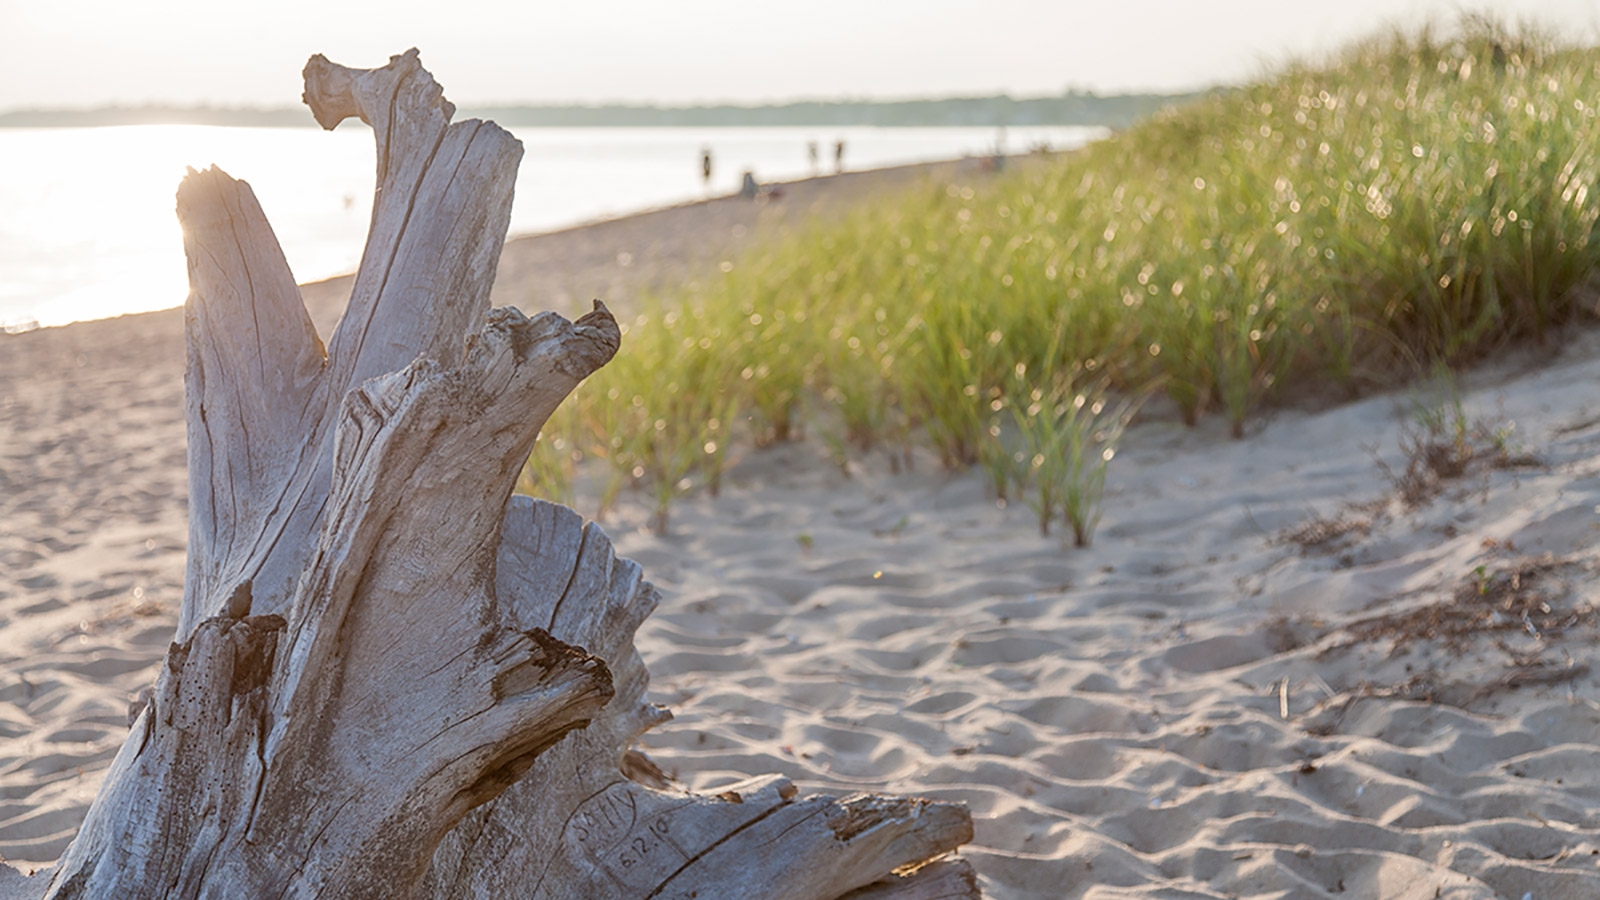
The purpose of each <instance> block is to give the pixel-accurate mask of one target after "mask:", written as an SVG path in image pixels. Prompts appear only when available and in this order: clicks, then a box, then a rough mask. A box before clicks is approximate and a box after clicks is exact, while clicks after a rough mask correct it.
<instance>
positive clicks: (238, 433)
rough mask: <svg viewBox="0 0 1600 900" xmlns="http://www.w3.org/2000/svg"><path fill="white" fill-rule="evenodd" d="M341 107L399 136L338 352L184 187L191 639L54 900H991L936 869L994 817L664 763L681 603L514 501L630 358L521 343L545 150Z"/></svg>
mask: <svg viewBox="0 0 1600 900" xmlns="http://www.w3.org/2000/svg"><path fill="white" fill-rule="evenodd" d="M306 101H307V103H308V104H309V105H310V107H311V109H312V112H313V113H314V114H315V116H316V118H317V120H318V121H319V122H321V123H322V124H323V125H324V127H329V128H331V127H333V126H334V125H335V124H337V123H338V122H339V121H340V120H342V119H343V118H345V117H348V116H359V117H360V118H362V119H363V120H364V121H366V122H367V123H368V124H369V125H371V126H372V128H373V131H374V133H375V134H376V136H377V142H378V154H377V161H378V179H377V187H376V198H375V203H374V208H373V217H372V226H371V231H370V234H369V236H368V241H367V247H366V252H365V255H364V256H363V259H362V264H361V269H360V272H359V273H358V275H357V277H356V282H355V286H354V289H353V293H352V297H351V300H350V305H349V309H348V310H347V312H346V314H345V316H344V318H343V319H342V320H341V322H340V324H339V326H338V328H337V329H336V330H335V332H334V334H333V337H332V340H331V342H330V345H329V347H328V348H327V351H326V352H324V349H323V345H322V344H321V342H320V341H319V340H318V338H317V335H316V332H315V329H314V328H313V326H312V325H311V322H310V319H309V317H308V316H307V314H306V311H305V308H304V306H303V305H302V303H301V300H300V296H299V291H298V289H297V288H296V286H295V283H294V279H293V277H292V276H291V274H290V272H289V268H288V266H287V264H286V263H285V261H284V258H283V255H282V253H281V251H280V250H279V248H278V244H277V241H276V238H275V237H274V236H273V234H272V231H271V228H270V227H269V226H268V224H267V221H266V218H265V216H264V215H263V214H262V212H261V209H260V207H259V205H258V204H257V203H256V201H255V198H254V196H253V194H252V193H251V191H250V189H249V187H248V185H246V184H244V183H242V182H239V181H235V180H233V179H232V178H230V177H228V176H227V175H225V174H223V173H222V172H220V171H218V170H215V169H212V170H209V171H206V172H198V173H195V172H192V173H191V174H190V175H189V177H188V178H187V179H185V181H184V184H183V186H182V188H181V189H180V191H179V198H178V211H179V216H180V218H181V219H182V221H183V224H184V228H185V246H186V250H187V251H188V255H189V260H190V280H191V286H192V292H191V295H190V298H189V302H188V307H187V317H186V319H187V328H188V344H189V364H188V375H187V379H188V423H189V469H190V523H191V524H190V538H189V541H190V544H189V551H190V552H189V568H188V573H187V577H186V583H185V596H184V603H183V609H182V612H181V615H180V619H179V626H178V633H177V636H176V640H175V642H174V644H173V645H172V648H171V651H170V652H169V654H168V657H167V664H166V666H165V668H164V670H163V671H162V673H161V676H160V678H159V679H158V682H157V684H156V686H155V689H154V691H153V692H152V695H151V698H150V700H149V702H148V704H147V705H146V706H145V708H144V709H143V710H142V711H141V712H140V713H139V715H138V718H137V719H136V721H135V723H134V726H133V731H132V734H131V735H130V737H129V739H128V741H127V743H126V744H125V745H124V746H123V748H122V750H121V752H120V753H119V754H118V756H117V758H116V760H115V762H114V763H113V764H112V768H111V770H110V772H109V774H108V775H107V778H106V781H105V784H104V786H103V788H102V790H101V792H100V795H99V796H98V797H97V799H96V801H95V803H94V804H93V806H92V807H91V809H90V811H89V813H88V816H87V819H86V820H85V822H84V825H83V828H82V830H81V832H80V833H79V835H78V837H77V839H76V840H75V841H74V842H73V843H72V845H71V846H70V847H69V848H68V850H67V853H66V854H65V855H64V856H63V858H62V861H61V863H60V864H59V865H58V867H57V868H56V869H55V870H54V871H53V872H51V873H48V874H47V875H45V876H43V877H41V878H40V879H36V880H34V881H32V882H30V890H29V891H25V893H32V895H34V896H39V895H43V896H48V897H59V898H68V897H94V898H112V897H115V898H119V900H122V898H157V897H159V898H202V897H204V898H233V897H239V898H245V897H250V898H257V897H330V898H331V897H341V898H343V897H408V896H413V895H417V894H419V893H420V895H422V896H427V897H432V898H446V897H449V898H468V897H471V898H490V897H494V898H499V897H513V896H514V897H541V898H557V897H571V898H580V897H581V898H592V897H619V898H620V897H639V898H646V897H661V898H669V897H696V898H709V897H740V898H752V897H771V898H793V900H829V898H836V897H839V896H841V895H845V894H850V896H852V897H861V898H866V897H871V898H888V897H895V898H923V897H935V896H939V897H966V896H976V893H977V892H976V888H975V887H974V886H973V884H974V883H973V877H972V873H971V870H970V869H969V868H967V867H966V864H965V863H964V862H960V861H949V860H946V861H935V862H933V863H931V864H928V861H929V860H937V858H938V857H940V856H941V855H943V854H946V853H948V852H949V851H951V850H953V849H954V848H955V847H957V846H958V845H960V844H961V843H964V842H965V841H967V840H969V839H970V837H971V820H970V817H969V816H968V814H967V813H966V811H965V810H964V809H963V808H961V807H958V806H954V805H950V804H941V803H931V802H927V801H920V800H908V799H898V798H886V797H875V796H856V797H850V798H845V799H843V800H834V799H832V798H827V797H816V798H808V799H796V790H795V788H794V787H793V786H792V785H791V784H789V783H788V782H787V781H785V780H784V779H782V778H778V777H767V778H757V779H752V780H751V781H748V782H746V783H744V784H741V785H738V786H734V787H732V788H729V789H727V790H725V791H722V792H720V793H718V794H717V795H715V796H700V795H694V794H691V793H688V792H685V791H683V790H679V789H675V788H673V787H672V786H670V785H668V784H666V783H664V781H661V780H659V779H658V778H655V777H653V774H654V775H658V774H659V773H652V768H653V767H651V766H650V765H649V763H648V761H645V760H644V759H643V758H642V757H641V756H639V755H638V754H636V753H633V752H631V751H629V749H628V748H629V746H630V745H631V744H632V742H633V741H634V740H635V739H636V738H637V737H638V736H639V735H640V734H641V733H643V732H644V731H645V730H646V729H648V728H651V727H653V726H655V725H657V724H660V723H661V722H662V721H664V720H666V719H667V718H669V715H668V714H667V713H666V711H664V710H661V709H659V708H657V707H654V706H651V705H650V704H648V703H646V702H645V700H644V693H645V688H646V685H647V682H648V674H647V672H646V671H645V667H644V665H643V662H642V661H641V660H640V658H639V655H638V653H637V651H636V650H635V649H634V646H633V636H634V632H635V630H636V629H637V628H638V626H639V624H640V623H641V622H642V621H643V620H644V618H645V617H646V616H648V615H649V613H650V611H651V610H652V609H653V608H654V607H655V604H656V602H657V594H656V591H655V589H654V588H653V587H651V586H650V585H649V583H648V582H646V581H644V580H643V578H642V576H641V573H640V571H639V568H638V566H636V565H635V564H633V563H631V562H628V561H625V560H620V559H618V558H617V557H616V556H615V554H614V553H613V552H612V549H611V545H610V542H609V541H608V540H607V539H606V537H605V535H604V533H603V532H602V531H601V530H600V529H599V528H598V527H596V526H594V525H587V526H586V525H584V524H583V523H582V522H581V520H580V519H579V518H578V516H577V515H576V514H575V513H573V512H571V511H570V510H567V509H565V508H564V507H559V506H555V505H553V504H549V503H545V502H542V501H533V500H529V499H526V498H514V497H511V496H510V494H511V488H512V485H513V483H514V481H515V478H516V474H517V471H518V469H519V468H520V466H521V463H522V461H523V459H525V458H526V455H527V452H528V450H529V448H530V447H531V445H532V443H533V440H534V438H535V436H536V435H537V434H538V430H539V428H540V427H541V426H542V425H543V423H544V422H545V420H546V419H547V418H548V417H549V416H550V414H551V413H552V412H553V411H554V410H555V408H556V406H557V404H559V403H560V402H561V400H562V399H563V398H564V397H565V396H566V395H567V394H568V393H569V392H570V391H571V390H572V389H573V388H574V387H575V386H576V385H577V384H578V382H580V381H581V380H582V379H583V378H584V377H586V376H587V375H588V374H590V373H591V372H593V371H594V370H595V369H597V368H599V367H600V366H602V365H604V364H605V362H606V361H607V360H609V359H610V357H611V355H612V354H613V353H614V352H616V349H617V346H618V342H619V340H620V333H619V331H618V328H617V325H616V323H615V321H614V320H613V319H612V318H611V316H610V314H609V313H608V312H607V311H606V310H605V308H604V307H603V306H601V305H600V304H599V303H598V302H597V303H596V309H595V311H594V312H593V313H590V314H589V315H586V316H584V317H582V318H580V319H579V320H578V321H577V322H576V323H571V322H567V321H566V320H564V319H562V318H561V317H559V316H556V315H554V314H552V313H544V314H541V315H539V316H536V317H534V318H532V319H529V318H527V317H525V316H523V315H522V314H521V313H518V312H516V311H514V310H495V311H492V312H490V311H488V309H487V306H488V302H487V301H488V296H489V289H490V286H491V284H492V281H493V276H494V270H495V265H496V262H497V260H498V257H499V251H500V246H501V243H502V242H503V240H504V238H505V231H506V226H507V222H508V218H509V213H510V202H511V188H512V184H513V181H514V179H515V175H516V168H517V162H518V159H519V157H520V154H521V147H520V145H519V144H518V143H517V141H516V140H515V139H513V138H512V137H511V136H510V135H508V134H507V133H506V132H504V131H503V130H501V129H500V128H498V127H497V126H495V125H494V124H492V123H488V122H480V121H475V120H469V121H464V122H457V123H454V124H452V123H451V122H450V117H451V115H452V114H453V111H454V109H453V107H452V106H451V105H450V104H449V103H448V101H446V100H444V98H443V96H442V93H441V91H440V89H439V87H438V85H437V84H436V83H435V82H434V81H433V78H432V76H430V75H429V74H428V73H427V72H426V71H425V70H423V69H422V67H421V65H420V63H419V62H418V60H417V55H416V52H415V51H411V52H409V53H407V54H405V55H404V56H399V57H395V58H393V59H392V60H391V62H390V64H389V65H388V66H385V67H383V68H380V69H372V70H357V69H348V68H345V67H342V66H337V65H333V64H331V63H329V62H327V61H326V60H324V59H322V58H321V57H314V58H313V59H312V60H311V62H310V64H309V65H308V66H307V68H306ZM625 773H627V774H625ZM630 774H631V775H633V776H634V777H633V778H630V777H629V775H630ZM644 781H655V782H656V783H655V785H654V786H647V785H646V784H644V783H641V782H644ZM497 798H498V799H497ZM458 823H459V825H458ZM452 828H453V829H454V830H453V831H452ZM5 881H6V879H4V878H0V884H3V883H4V882H5ZM13 881H14V879H13ZM32 887H36V888H37V890H36V891H34V890H31V888H32ZM851 892H855V893H851Z"/></svg>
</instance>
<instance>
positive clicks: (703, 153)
mask: <svg viewBox="0 0 1600 900" xmlns="http://www.w3.org/2000/svg"><path fill="white" fill-rule="evenodd" d="M700 178H701V180H703V181H704V182H705V184H706V189H707V190H710V189H711V148H710V147H701V148H700Z"/></svg>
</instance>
